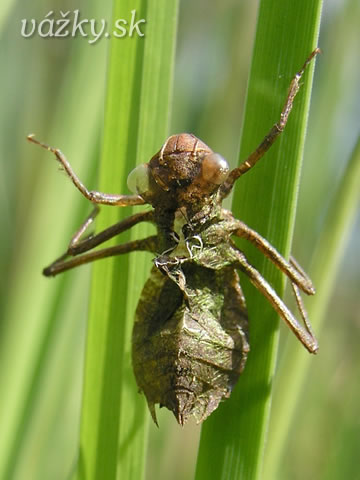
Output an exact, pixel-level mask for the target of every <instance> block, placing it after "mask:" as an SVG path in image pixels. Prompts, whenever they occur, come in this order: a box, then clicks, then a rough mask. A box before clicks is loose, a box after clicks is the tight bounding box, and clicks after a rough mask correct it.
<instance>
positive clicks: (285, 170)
mask: <svg viewBox="0 0 360 480" xmlns="http://www.w3.org/2000/svg"><path fill="white" fill-rule="evenodd" d="M321 5H322V2H321V1H317V2H313V1H309V0H307V1H305V2H301V4H300V3H299V2H291V3H290V2H287V1H286V0H281V1H276V2H274V1H271V0H264V1H262V2H261V3H260V10H259V17H258V25H257V32H256V40H255V46H254V53H253V61H252V67H251V73H250V79H249V84H248V92H247V104H246V111H245V119H244V127H243V133H242V139H241V148H240V159H241V160H243V159H244V158H246V156H247V155H248V154H249V153H250V152H251V151H252V150H253V149H254V147H256V146H257V145H258V143H259V141H260V140H261V139H262V137H263V136H264V135H265V134H266V133H267V131H268V130H269V128H270V127H271V126H272V125H273V123H274V122H275V121H277V119H278V118H279V113H280V109H281V107H282V104H283V102H284V99H285V96H286V92H287V87H288V85H289V82H290V79H291V77H292V75H293V74H294V73H295V72H296V71H297V70H298V69H299V67H300V66H301V65H302V64H303V62H304V60H305V58H306V57H307V55H308V54H309V53H310V52H311V50H312V49H313V48H314V47H315V46H316V45H317V38H318V31H319V23H320V13H321ZM295 32H296V33H295ZM312 72H313V65H312V66H311V67H310V68H309V71H308V72H306V74H305V76H304V80H303V83H304V85H303V86H302V90H301V91H300V93H299V95H298V98H297V99H296V100H295V104H294V110H293V112H292V114H291V118H290V120H289V123H288V125H287V127H286V129H285V132H284V134H283V135H282V137H281V139H280V140H278V142H277V145H275V146H274V147H273V148H272V149H271V151H270V152H269V153H268V154H267V156H266V159H264V160H262V162H261V164H260V165H259V166H257V167H256V168H255V169H254V170H253V171H252V172H249V174H247V175H246V177H244V179H242V180H241V190H240V189H239V190H237V191H236V192H235V196H234V201H233V205H234V213H235V215H236V216H238V217H239V218H241V219H242V220H244V221H245V222H246V223H247V224H249V225H250V226H251V227H252V228H255V229H256V230H257V231H258V232H259V233H261V234H262V235H263V236H265V238H268V239H269V240H270V242H271V243H272V244H274V245H275V246H276V247H277V248H278V249H279V251H280V252H281V253H283V254H284V255H285V256H287V255H288V254H289V251H290V244H291V238H292V232H293V226H294V218H295V209H296V199H297V187H298V182H299V174H300V167H301V159H302V152H303V144H304V136H305V129H306V121H307V111H308V108H309V101H310V92H311V80H312ZM264 179H266V181H265V182H264ZM241 246H242V247H243V250H244V251H245V253H246V254H247V256H248V258H249V259H250V261H251V263H253V264H255V265H256V266H257V268H258V269H259V270H260V272H261V273H262V274H264V276H265V277H266V278H267V280H268V281H270V283H271V284H272V285H273V286H274V287H275V289H276V290H277V291H278V292H281V293H282V291H283V287H284V279H283V278H281V275H280V274H279V273H278V272H276V271H275V269H274V268H273V267H272V266H271V265H269V263H268V262H266V261H265V260H264V259H263V257H262V256H261V254H258V253H257V252H254V250H252V249H251V247H249V246H247V245H245V244H242V245H241ZM242 280H243V281H242V283H243V288H244V292H245V297H246V299H247V304H248V310H249V318H250V342H251V353H250V358H249V360H248V364H247V366H246V368H245V372H244V373H243V375H242V377H241V379H240V381H239V383H238V385H237V387H236V388H235V389H234V391H233V393H232V396H231V398H230V400H228V401H226V402H224V404H223V405H221V406H220V407H219V409H218V411H216V412H215V413H214V414H213V415H212V416H211V417H210V418H209V420H207V421H206V422H205V424H204V427H203V430H202V435H201V442H200V449H199V457H198V464H197V472H196V478H197V479H204V478H209V475H211V476H212V477H213V478H218V479H221V478H224V479H225V478H233V479H237V478H241V479H245V478H246V479H254V478H259V477H260V475H261V470H262V458H263V451H264V441H265V435H266V430H267V425H268V419H269V411H270V401H271V396H270V393H271V383H272V377H273V374H274V367H275V361H276V349H277V339H278V334H277V324H278V322H277V316H276V314H275V313H274V312H273V311H272V309H271V307H270V305H269V304H268V303H267V301H266V300H265V299H264V298H262V297H261V295H260V294H259V293H258V292H257V291H255V289H254V288H253V287H251V286H249V283H248V281H247V279H242ZM295 341H296V340H295V339H294V342H295ZM304 355H306V352H304ZM219 438H221V442H219Z"/></svg>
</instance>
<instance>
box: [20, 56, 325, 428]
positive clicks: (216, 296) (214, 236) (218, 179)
mask: <svg viewBox="0 0 360 480" xmlns="http://www.w3.org/2000/svg"><path fill="white" fill-rule="evenodd" d="M317 53H319V49H316V50H314V51H313V52H312V53H311V54H310V56H309V57H308V59H307V60H306V62H305V64H304V65H303V67H302V68H301V70H300V71H299V72H298V73H296V75H295V76H294V78H293V79H292V81H291V84H290V88H289V91H288V96H287V98H286V102H285V105H284V107H283V110H282V112H281V116H280V120H279V122H278V123H276V124H275V125H274V126H273V127H272V129H271V130H270V132H269V133H268V135H267V136H266V137H265V138H264V140H263V141H262V142H261V144H260V145H259V146H258V148H257V149H256V150H255V151H254V152H253V153H252V154H251V155H250V156H249V157H248V158H247V159H246V160H245V161H244V162H243V163H242V164H241V165H240V166H239V167H237V168H234V169H233V170H231V171H229V166H228V164H227V162H226V161H225V160H224V158H222V157H221V155H219V154H217V153H214V152H213V151H212V150H211V149H210V148H209V147H208V146H207V145H205V144H204V143H203V142H202V141H201V140H199V139H198V138H196V137H195V136H194V135H191V134H187V133H183V134H180V135H173V136H171V137H169V138H168V139H167V140H166V142H165V143H164V145H163V146H162V148H161V149H160V151H159V152H158V153H156V154H155V155H154V156H153V157H152V159H151V160H150V162H149V163H145V164H143V165H140V166H138V167H136V168H135V169H134V170H133V171H132V172H131V173H130V175H129V177H128V186H129V188H130V190H132V191H133V192H134V193H135V194H134V195H117V194H114V195H112V194H107V193H101V192H98V191H89V190H88V189H87V188H86V187H85V186H84V185H83V184H82V183H81V181H80V180H79V179H78V177H77V176H76V175H75V173H74V172H73V170H72V168H71V166H70V164H69V163H68V161H67V160H66V158H65V157H64V155H63V154H62V153H61V151H60V150H58V149H55V148H52V147H49V146H47V145H45V144H43V143H40V142H38V141H37V140H35V139H34V137H33V135H29V137H28V140H29V141H31V142H33V143H36V144H38V145H40V146H42V147H43V148H45V149H47V150H49V151H50V152H52V153H54V154H55V156H56V159H57V161H58V162H59V163H60V164H61V165H62V167H63V168H64V170H65V172H66V173H67V174H68V176H69V177H70V178H71V180H72V182H73V183H74V185H75V186H76V187H77V188H78V190H80V192H81V193H82V194H83V195H84V196H85V197H86V198H87V199H88V200H90V201H91V202H92V203H93V204H95V209H94V211H93V212H92V213H91V215H90V216H89V217H88V218H87V219H86V220H85V222H84V223H83V225H82V226H81V227H80V228H79V230H78V231H77V232H76V233H75V235H74V236H73V237H72V239H71V241H70V244H69V246H68V249H67V251H66V253H65V254H64V255H62V256H61V257H60V258H59V259H57V260H55V262H53V263H52V264H51V265H50V266H48V267H47V268H45V269H44V271H43V273H44V275H46V276H54V275H57V274H58V273H61V272H64V271H66V270H69V269H71V268H74V267H77V266H79V265H82V264H85V263H89V262H92V261H94V260H97V259H101V258H105V257H109V256H113V255H120V254H123V253H128V252H134V251H139V250H146V251H150V252H152V253H153V254H155V255H156V257H155V259H154V266H153V268H152V271H151V275H150V278H149V279H148V280H147V282H146V284H145V286H144V289H143V292H142V294H141V298H140V301H139V304H138V306H137V310H136V320H135V325H134V330H133V351H132V358H133V367H134V372H135V377H136V380H137V384H138V386H139V388H140V390H141V391H143V392H144V394H145V396H146V399H147V402H148V405H149V409H150V412H151V415H152V417H153V419H154V421H155V422H156V414H155V405H156V404H160V406H165V407H167V408H168V409H169V410H171V411H172V412H173V413H174V415H175V418H176V419H177V421H178V422H179V424H181V425H183V424H184V423H185V422H186V421H187V420H188V419H189V417H191V416H194V417H195V419H196V420H197V422H202V421H203V420H204V419H205V418H206V417H208V416H209V415H210V414H211V413H212V412H213V411H214V410H215V409H216V408H217V406H218V405H219V402H220V401H221V400H222V399H224V398H228V397H229V396H230V393H231V390H232V388H233V387H234V385H235V383H236V382H237V380H238V378H239V375H240V373H241V372H242V370H243V368H244V366H245V362H246V358H247V355H248V353H249V343H248V318H247V311H246V304H245V299H244V296H243V293H242V291H241V287H240V284H239V277H238V274H237V270H239V271H242V272H244V273H245V274H246V275H247V276H248V277H249V279H250V281H251V282H252V283H253V284H254V285H255V287H256V288H257V289H258V290H259V291H260V292H261V293H262V294H263V295H264V296H265V297H266V298H267V299H268V300H269V302H270V303H271V305H272V306H273V308H274V309H275V310H276V311H277V313H278V314H279V315H280V317H281V318H282V319H283V320H284V321H285V322H286V323H287V324H288V326H289V327H290V328H291V330H292V331H293V332H294V333H295V335H296V336H297V337H298V339H299V340H300V341H301V343H302V344H303V345H304V346H305V347H306V348H307V349H308V351H309V352H310V353H316V352H317V350H318V344H317V341H316V339H315V337H314V334H313V332H312V329H311V326H310V324H309V321H308V319H307V314H306V311H305V308H304V306H303V303H302V300H301V297H300V290H302V291H303V292H305V293H306V294H308V295H313V294H314V293H315V290H314V287H313V285H312V283H311V280H310V279H309V278H308V277H307V275H306V274H305V273H304V271H303V270H302V269H301V268H300V266H299V265H298V264H297V263H296V261H295V260H294V259H293V258H291V259H290V261H289V262H288V261H287V260H286V259H285V258H283V257H282V256H281V255H280V254H279V253H278V252H277V251H276V249H275V248H274V247H273V246H272V245H270V244H269V242H268V241H267V240H265V239H264V238H262V237H261V236H260V235H259V234H258V233H257V232H255V231H254V230H252V229H251V228H250V227H248V226H247V225H245V224H244V223H243V222H241V221H240V220H237V219H235V218H234V217H233V215H232V213H231V212H230V211H228V210H225V209H224V208H223V207H222V206H221V203H222V200H223V199H224V198H225V197H226V196H227V195H228V194H229V193H230V191H231V189H232V188H233V186H234V183H235V181H236V180H237V179H238V178H239V177H240V176H241V175H243V174H244V173H246V172H247V171H249V170H250V169H251V168H252V167H253V166H254V165H255V164H256V163H257V162H258V160H260V158H261V157H262V156H263V155H264V154H265V152H266V151H267V150H268V149H269V148H270V147H271V145H272V144H273V143H274V141H275V140H276V138H277V137H278V136H279V135H280V134H281V132H282V131H283V130H284V127H285V125H286V122H287V120H288V116H289V114H290V111H291V108H292V105H293V101H294V98H295V96H296V94H297V92H298V90H299V88H300V79H301V77H302V75H303V73H304V70H305V68H306V67H307V65H308V64H309V62H310V61H311V60H312V59H313V57H315V55H316V54H317ZM97 204H105V205H116V206H127V205H143V204H150V205H151V206H152V207H153V208H152V210H151V211H146V212H143V213H137V214H135V215H131V216H130V217H128V218H126V219H125V220H122V221H121V222H119V223H117V224H115V225H113V226H111V227H109V228H107V229H106V230H104V231H102V232H100V233H98V234H96V235H92V236H88V237H86V238H83V237H84V233H85V231H86V230H87V229H88V227H89V225H90V224H91V223H92V222H93V220H94V218H95V216H96V215H97V213H98V207H97ZM140 222H152V223H154V224H155V225H156V227H157V235H154V236H151V237H148V238H144V239H141V240H136V241H132V242H128V243H125V244H121V245H117V246H113V247H109V248H105V249H100V250H93V248H94V247H96V246H98V245H100V244H102V243H103V242H105V241H106V240H109V239H110V238H112V237H114V236H116V235H118V234H120V233H121V232H124V231H125V230H127V229H129V228H131V227H133V226H134V225H136V224H138V223H140ZM233 235H235V236H236V237H242V238H245V239H247V240H248V241H250V242H251V243H253V244H254V245H255V246H256V247H257V248H258V249H259V250H260V251H261V252H262V253H263V254H264V255H266V256H267V257H268V258H269V259H270V260H271V261H272V262H273V263H274V264H275V265H276V267H278V268H279V269H280V270H281V271H282V272H284V273H285V275H286V276H287V277H288V278H289V280H290V283H291V286H292V289H293V291H294V294H295V298H296V302H297V305H298V308H299V311H300V315H301V318H302V321H303V323H304V326H302V325H301V324H300V323H299V322H298V321H297V320H296V318H295V317H294V315H293V314H292V313H291V312H290V310H289V309H288V307H287V306H286V305H285V304H284V302H283V301H282V300H281V299H280V297H279V296H278V295H277V294H276V292H275V291H274V290H273V288H272V287H271V286H270V285H269V283H268V282H267V281H266V280H265V279H264V278H263V277H262V276H261V274H260V273H259V272H258V271H257V270H256V269H255V267H253V266H252V265H251V264H250V263H249V262H248V260H247V259H246V257H245V255H244V253H243V252H242V251H240V250H239V249H238V248H237V246H236V245H235V243H233V241H232V239H231V237H232V236H233ZM85 252H87V253H85ZM67 257H71V258H70V259H67Z"/></svg>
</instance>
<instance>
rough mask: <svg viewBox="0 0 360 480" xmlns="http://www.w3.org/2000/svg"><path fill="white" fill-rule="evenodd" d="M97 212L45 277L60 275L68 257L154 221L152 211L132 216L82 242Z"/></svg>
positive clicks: (87, 220)
mask: <svg viewBox="0 0 360 480" xmlns="http://www.w3.org/2000/svg"><path fill="white" fill-rule="evenodd" d="M97 212H98V209H97V208H96V209H95V210H93V212H92V213H91V214H90V215H89V216H88V218H87V219H86V220H85V222H84V223H83V224H82V225H81V227H80V228H79V230H78V231H77V232H76V233H75V235H73V237H72V239H71V241H70V244H69V247H68V250H67V251H66V252H65V253H64V254H63V255H61V257H59V258H57V259H56V260H55V261H54V262H53V263H52V264H51V265H49V266H48V267H46V268H45V269H44V270H43V273H44V275H52V274H53V273H52V272H53V271H56V274H57V273H60V271H58V270H57V269H58V266H59V265H60V264H61V265H62V264H64V261H65V259H66V258H67V257H68V256H75V255H79V254H80V253H84V252H87V251H89V250H91V249H92V248H95V247H96V246H98V245H100V244H101V243H104V242H106V241H107V240H110V238H113V237H115V236H116V235H118V234H120V233H122V232H124V231H126V230H128V229H129V228H131V227H133V226H135V225H137V224H138V223H140V222H146V221H147V222H151V221H152V220H153V212H152V211H149V212H141V213H136V214H134V215H131V216H130V217H128V218H125V219H124V220H121V221H120V222H118V223H115V225H112V226H111V227H109V228H106V229H105V230H103V231H102V232H99V233H98V234H96V235H94V236H91V237H88V238H85V239H84V240H80V237H81V235H82V234H83V233H84V232H85V230H86V228H87V227H88V226H89V225H90V224H91V223H92V221H93V220H94V218H95V216H96V215H97ZM74 266H76V265H74ZM69 268H72V267H69ZM48 272H50V273H48Z"/></svg>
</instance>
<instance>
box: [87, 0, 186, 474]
mask: <svg viewBox="0 0 360 480" xmlns="http://www.w3.org/2000/svg"><path fill="white" fill-rule="evenodd" d="M134 9H136V12H137V19H140V18H145V19H146V22H147V23H146V27H145V28H144V31H145V37H143V38H126V39H122V41H121V42H119V41H117V40H114V41H113V43H112V47H111V56H110V66H109V82H108V93H107V111H106V118H105V131H104V147H103V155H102V163H101V178H100V189H101V190H102V191H115V192H126V191H127V188H126V178H127V174H128V173H129V171H130V170H131V169H132V168H133V166H134V165H135V162H136V160H138V161H139V162H144V161H148V160H149V156H150V155H151V154H153V153H155V151H156V149H158V148H160V146H161V144H162V142H163V141H164V136H165V135H166V133H167V129H168V118H169V101H170V96H171V83H172V71H173V60H174V59H173V57H174V42H175V33H176V17H177V2H176V1H170V2H169V1H167V2H165V1H164V0H163V1H161V2H157V3H156V4H155V1H153V0H149V1H147V2H145V1H143V2H140V1H138V2H135V4H134V2H130V1H122V0H121V1H116V2H115V9H114V19H117V18H126V15H128V12H129V11H131V10H134ZM129 213H130V212H129V211H128V209H123V210H122V209H110V208H109V209H106V210H105V209H104V212H102V215H101V217H100V218H99V220H100V222H99V225H98V228H99V229H101V228H105V226H107V225H110V224H111V223H114V222H115V221H117V220H118V219H119V215H121V216H122V217H123V216H127V215H128V214H129ZM140 230H141V229H140ZM142 231H144V230H142ZM136 233H139V229H136ZM129 238H130V234H125V235H122V237H121V242H125V241H127V240H128V239H129ZM143 263H144V257H143V256H142V255H136V263H135V262H133V261H131V266H130V260H129V259H128V258H125V257H124V258H113V259H108V260H105V261H103V262H100V263H99V264H97V265H95V266H94V270H93V282H92V295H91V303H90V318H89V329H88V340H87V355H86V371H85V390H84V398H83V417H82V430H81V446H80V462H79V469H78V478H87V479H91V478H93V479H98V478H104V479H105V478H106V479H110V478H115V476H116V471H117V469H118V475H119V477H121V478H127V479H131V478H134V479H139V478H141V477H142V471H143V467H144V457H145V440H146V433H147V416H148V414H147V412H146V406H145V401H144V398H143V397H142V396H140V395H139V394H138V392H137V387H136V384H135V381H134V378H133V373H132V368H131V360H130V350H131V345H130V340H131V329H132V324H133V316H134V306H135V303H136V300H137V298H138V293H139V286H140V285H141V283H142V281H143V277H144V274H143V268H142V265H143ZM135 272H136V279H135ZM126 291H128V292H129V295H128V297H126ZM119 448H120V451H119Z"/></svg>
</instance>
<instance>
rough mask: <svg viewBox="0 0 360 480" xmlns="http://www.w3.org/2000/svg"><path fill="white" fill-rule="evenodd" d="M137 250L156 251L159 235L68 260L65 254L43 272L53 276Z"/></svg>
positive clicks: (47, 275)
mask: <svg viewBox="0 0 360 480" xmlns="http://www.w3.org/2000/svg"><path fill="white" fill-rule="evenodd" d="M135 251H148V252H153V253H155V252H156V251H157V236H156V235H154V236H152V237H147V238H143V239H141V240H135V241H132V242H128V243H124V244H122V245H116V246H114V247H109V248H104V249H101V250H95V251H94V252H89V253H85V254H84V255H79V256H76V257H73V258H71V259H70V260H66V261H64V260H63V258H64V256H63V257H60V258H59V259H58V260H57V261H56V262H54V263H53V264H52V265H50V266H49V267H47V268H45V269H44V270H43V274H44V275H45V276H46V277H51V276H55V275H57V274H59V273H62V272H65V271H66V270H70V269H71V268H75V267H79V266H80V265H84V264H86V263H90V262H94V261H95V260H100V259H101V258H107V257H114V256H115V255H122V254H123V253H130V252H135Z"/></svg>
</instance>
